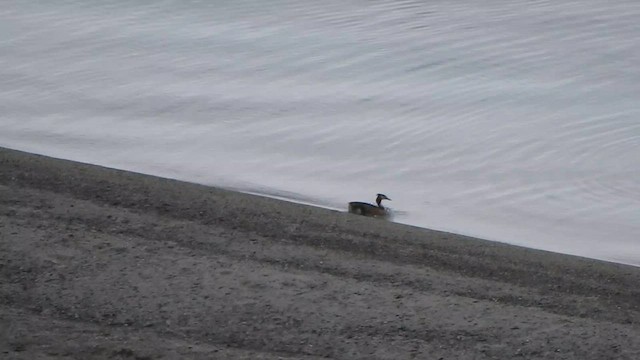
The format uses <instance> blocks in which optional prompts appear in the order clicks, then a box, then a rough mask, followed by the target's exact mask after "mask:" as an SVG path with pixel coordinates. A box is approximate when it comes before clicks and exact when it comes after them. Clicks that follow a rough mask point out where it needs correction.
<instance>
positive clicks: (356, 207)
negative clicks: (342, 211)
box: [349, 194, 391, 218]
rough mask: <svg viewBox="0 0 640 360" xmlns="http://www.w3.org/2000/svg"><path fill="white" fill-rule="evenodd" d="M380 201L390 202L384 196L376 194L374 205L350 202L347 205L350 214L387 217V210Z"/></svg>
mask: <svg viewBox="0 0 640 360" xmlns="http://www.w3.org/2000/svg"><path fill="white" fill-rule="evenodd" d="M382 200H391V199H389V198H388V197H387V196H386V195H384V194H378V195H377V197H376V204H377V206H376V205H373V204H369V203H365V202H359V201H352V202H350V203H349V212H350V213H351V214H357V215H363V216H370V217H384V218H386V217H388V216H389V215H390V213H389V210H388V209H386V208H385V207H384V206H382Z"/></svg>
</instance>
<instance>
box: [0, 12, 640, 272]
mask: <svg viewBox="0 0 640 360" xmlns="http://www.w3.org/2000/svg"><path fill="white" fill-rule="evenodd" d="M0 30H1V33H2V34H3V35H2V37H0V106H1V110H2V111H1V112H0V127H1V129H2V130H1V131H0V146H5V147H9V148H15V149H19V150H26V151H31V152H36V153H41V154H46V155H50V156H55V157H62V158H67V159H71V160H77V161H83V162H89V163H94V164H99V165H105V166H110V167H116V168H120V169H126V170H133V171H138V172H143V173H148V174H154V175H160V176H166V177H171V178H177V179H181V180H187V181H192V182H197V183H204V184H208V185H215V186H221V187H226V188H231V189H235V190H240V191H245V192H252V193H258V194H263V195H267V196H273V197H278V198H284V199H288V200H292V201H297V202H303V203H308V204H312V205H318V206H323V207H327V208H333V209H340V210H345V209H346V203H347V202H348V201H354V200H357V201H373V198H374V196H375V194H376V193H378V192H382V193H385V194H387V195H388V196H389V197H391V198H392V199H393V201H392V202H390V203H389V205H390V206H391V207H392V208H393V209H394V211H395V212H396V216H395V221H397V222H401V223H407V224H412V225H417V226H422V227H428V228H434V229H439V230H445V231H451V232H456V233H462V234H467V235H472V236H476V237H481V238H486V239H490V240H497V241H502V242H508V243H512V244H517V245H523V246H528V247H534V248H541V249H546V250H551V251H557V252H563V253H570V254H576V255H582V256H588V257H593V258H599V259H605V260H611V261H616V262H623V263H630V264H634V265H640V243H639V242H640V238H639V235H640V182H639V181H638V179H640V161H638V159H640V106H639V105H638V104H640V69H639V68H638V66H637V64H638V63H640V46H639V45H640V44H639V41H638V39H640V4H638V3H637V2H635V1H631V0H630V1H619V2H616V3H615V4H611V3H609V2H605V1H563V2H560V3H557V2H530V1H523V0H518V1H515V2H513V1H511V2H507V1H494V0H492V1H488V2H483V3H482V4H476V2H473V1H463V2H456V3H451V4H449V3H439V2H423V1H390V0H383V1H374V2H347V3H345V2H342V1H326V2H313V1H275V2H268V4H267V2H260V1H256V0H252V1H234V2H225V3H219V2H201V1H165V2H136V3H135V4H133V3H130V2H125V1H108V2H97V1H88V2H87V1H82V2H81V1H64V2H56V3H55V4H54V3H49V2H19V1H9V2H6V3H4V4H3V6H2V9H0Z"/></svg>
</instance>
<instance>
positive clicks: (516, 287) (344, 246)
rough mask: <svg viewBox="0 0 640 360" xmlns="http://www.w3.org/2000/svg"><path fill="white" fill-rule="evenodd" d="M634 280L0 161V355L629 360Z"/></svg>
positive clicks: (40, 161) (342, 221)
mask: <svg viewBox="0 0 640 360" xmlns="http://www.w3.org/2000/svg"><path fill="white" fill-rule="evenodd" d="M606 240H607V239H603V241H606ZM639 285H640V268H635V267H631V266H627V265H620V264H613V263H607V262H602V261H597V260H590V259H584V258H579V257H574V256H568V255H561V254H554V253H549V252H544V251H538V250H532V249H526V248H521V247H516V246H509V245H505V244H499V243H494V242H489V241H484V240H480V239H474V238H469V237H464V236H459V235H455V234H450V233H443V232H437V231H431V230H427V229H420V228H415V227H410V226H406V225H401V224H395V223H391V222H386V221H383V220H375V219H368V218H364V217H359V216H355V215H351V214H346V213H343V212H337V211H331V210H326V209H320V208H314V207H310V206H305V205H300V204H293V203H288V202H284V201H280V200H275V199H268V198H261V197H257V196H253V195H247V194H241V193H236V192H230V191H225V190H221V189H216V188H212V187H206V186H201V185H196V184H190V183H185V182H179V181H174V180H168V179H161V178H156V177H151V176H146V175H140V174H135V173H130V172H124V171H118V170H113V169H106V168H102V167H97V166H91V165H85V164H80V163H74V162H69V161H63V160H56V159H51V158H47V157H42V156H37V155H31V154H27V153H22V152H17V151H12V150H6V149H0V323H1V324H2V326H1V329H0V357H1V358H3V359H4V358H7V359H57V358H78V359H160V358H162V359H174V358H189V359H210V358H214V359H321V358H333V359H413V358H415V359H505V358H525V359H536V358H539V359H598V360H600V359H638V358H640V288H639Z"/></svg>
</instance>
